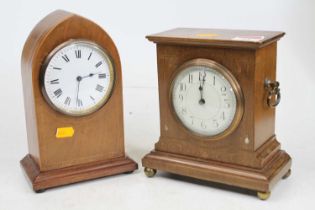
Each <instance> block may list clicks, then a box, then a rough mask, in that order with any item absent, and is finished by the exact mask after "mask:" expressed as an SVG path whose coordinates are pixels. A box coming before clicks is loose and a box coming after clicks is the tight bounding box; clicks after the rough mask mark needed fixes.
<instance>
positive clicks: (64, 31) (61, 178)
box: [21, 10, 137, 191]
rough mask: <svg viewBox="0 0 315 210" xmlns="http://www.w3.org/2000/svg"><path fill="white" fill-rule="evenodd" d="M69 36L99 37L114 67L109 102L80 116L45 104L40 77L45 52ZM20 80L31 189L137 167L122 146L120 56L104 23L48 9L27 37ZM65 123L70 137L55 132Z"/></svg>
mask: <svg viewBox="0 0 315 210" xmlns="http://www.w3.org/2000/svg"><path fill="white" fill-rule="evenodd" d="M73 39H83V40H89V41H92V42H94V43H97V44H98V45H99V46H101V47H102V48H103V49H105V50H106V51H107V53H108V54H109V56H110V57H111V59H112V62H113V64H114V70H115V83H114V88H113V91H112V94H111V96H110V98H109V100H108V101H107V103H106V104H105V105H104V106H103V107H102V108H100V109H99V110H98V111H96V112H94V113H92V114H89V115H86V116H82V117H71V116H67V115H64V114H62V113H60V112H57V111H55V110H54V109H53V108H52V107H51V106H49V104H48V103H47V102H46V101H45V99H44V97H43V94H42V92H41V87H40V81H39V79H40V73H41V72H40V70H41V66H42V64H43V62H44V60H45V58H46V57H47V56H48V54H49V53H50V52H51V51H52V50H53V49H54V48H56V47H57V46H58V45H60V44H61V43H64V42H66V41H68V40H73ZM22 80H23V91H24V101H25V112H26V125H27V138H28V148H29V154H28V155H26V156H25V157H24V158H23V159H22V160H21V165H22V167H23V169H24V171H25V172H26V174H27V176H28V178H29V179H30V181H31V183H32V186H33V189H34V190H35V191H40V190H43V189H47V188H51V187H55V186H59V185H65V184H70V183H74V182H79V181H84V180H88V179H94V178H99V177H103V176H108V175H114V174H119V173H128V172H132V171H134V170H136V169H137V164H136V163H135V162H134V161H133V160H131V159H130V158H128V157H127V156H126V155H125V150H124V126H123V99H122V75H121V64H120V58H119V54H118V51H117V49H116V46H115V44H114V42H113V41H112V39H111V38H110V36H109V35H108V34H107V33H106V32H105V31H104V30H103V29H102V28H100V27H99V26H98V25H96V24H95V23H93V22H91V21H89V20H87V19H85V18H83V17H80V16H78V15H75V14H72V13H69V12H65V11H61V10H58V11H55V12H53V13H51V14H49V15H48V16H46V17H45V18H44V19H43V20H42V21H41V22H39V23H38V25H37V26H36V27H35V28H34V29H33V31H32V32H31V34H30V35H29V37H28V39H27V41H26V43H25V46H24V49H23V54H22ZM69 126H70V127H72V128H73V129H74V135H73V136H72V137H69V138H60V139H58V138H56V130H57V128H60V127H69Z"/></svg>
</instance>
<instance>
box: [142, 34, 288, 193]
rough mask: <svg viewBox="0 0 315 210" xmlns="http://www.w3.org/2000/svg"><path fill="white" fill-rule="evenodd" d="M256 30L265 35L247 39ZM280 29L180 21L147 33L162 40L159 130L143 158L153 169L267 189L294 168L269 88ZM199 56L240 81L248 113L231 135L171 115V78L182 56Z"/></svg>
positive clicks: (184, 58)
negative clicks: (201, 129) (212, 134)
mask: <svg viewBox="0 0 315 210" xmlns="http://www.w3.org/2000/svg"><path fill="white" fill-rule="evenodd" d="M257 35H259V37H261V39H260V40H258V41H252V40H250V39H249V38H250V37H257ZM283 35H284V33H282V32H272V31H244V30H218V29H186V28H177V29H173V30H169V31H166V32H162V33H158V34H154V35H150V36H147V38H148V39H149V40H150V41H152V42H154V43H156V45H157V65H158V82H159V83H158V84H159V100H160V129H161V130H160V133H161V135H160V138H159V141H158V142H157V143H156V144H155V149H154V150H153V151H152V152H151V153H149V154H147V155H146V156H145V157H144V158H143V159H142V165H143V166H144V167H145V172H146V173H147V175H148V176H153V175H154V174H155V172H156V170H162V171H168V172H172V173H176V174H180V175H185V176H190V177H195V178H199V179H204V180H209V181H215V182H220V183H224V184H228V185H234V186H238V187H243V188H248V189H251V190H255V191H258V192H263V193H269V192H270V190H271V187H272V186H273V185H274V184H275V183H276V182H277V181H278V180H279V179H280V178H281V177H283V176H285V174H288V173H289V171H290V167H291V158H290V157H289V155H288V154H287V153H286V152H285V151H283V150H281V149H280V143H279V142H278V141H277V138H276V135H275V109H274V108H273V107H270V106H268V104H267V98H268V91H267V90H266V87H265V80H266V79H268V80H271V81H275V80H276V52H277V41H278V40H279V39H280V38H281V37H282V36H283ZM236 37H238V39H235V38H236ZM242 37H243V40H240V39H241V38H242ZM248 37H249V38H248ZM195 59H206V60H210V61H214V62H216V63H219V64H221V65H222V66H224V67H226V68H227V69H228V70H229V71H230V73H231V74H232V75H233V76H234V77H235V78H236V80H237V81H238V84H239V86H240V88H241V91H242V95H243V96H244V99H243V106H244V107H243V108H244V112H243V115H242V119H241V120H240V122H239V124H238V125H237V128H236V129H235V130H234V131H233V132H232V133H230V134H229V135H226V136H221V137H219V138H215V139H213V138H209V137H204V136H198V135H195V134H194V133H192V132H190V131H189V130H187V129H185V126H183V124H182V123H181V122H180V121H178V120H177V119H176V116H175V115H174V110H173V107H172V102H171V99H170V90H171V87H172V81H173V78H174V77H175V75H176V74H177V73H178V69H180V67H181V66H182V65H183V64H184V63H186V62H189V61H192V60H195ZM239 105H241V103H239Z"/></svg>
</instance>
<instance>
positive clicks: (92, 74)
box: [81, 72, 102, 79]
mask: <svg viewBox="0 0 315 210" xmlns="http://www.w3.org/2000/svg"><path fill="white" fill-rule="evenodd" d="M100 73H102V72H97V73H90V74H88V75H86V76H84V77H81V78H82V79H84V78H88V77H93V76H94V75H95V74H100Z"/></svg>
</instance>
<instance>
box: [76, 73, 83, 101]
mask: <svg viewBox="0 0 315 210" xmlns="http://www.w3.org/2000/svg"><path fill="white" fill-rule="evenodd" d="M81 80H82V77H81V76H77V81H78V88H77V104H78V101H79V91H80V82H81Z"/></svg>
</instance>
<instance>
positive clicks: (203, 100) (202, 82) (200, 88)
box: [199, 73, 206, 105]
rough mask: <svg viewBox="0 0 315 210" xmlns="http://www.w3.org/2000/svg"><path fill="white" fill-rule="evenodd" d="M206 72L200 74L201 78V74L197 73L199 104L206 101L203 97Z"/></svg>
mask: <svg viewBox="0 0 315 210" xmlns="http://www.w3.org/2000/svg"><path fill="white" fill-rule="evenodd" d="M205 78H206V73H204V75H203V76H202V80H201V75H200V74H199V81H200V85H199V91H200V100H199V104H200V105H203V104H205V103H206V101H205V99H204V98H203V86H204V85H205V81H206V79H205Z"/></svg>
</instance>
